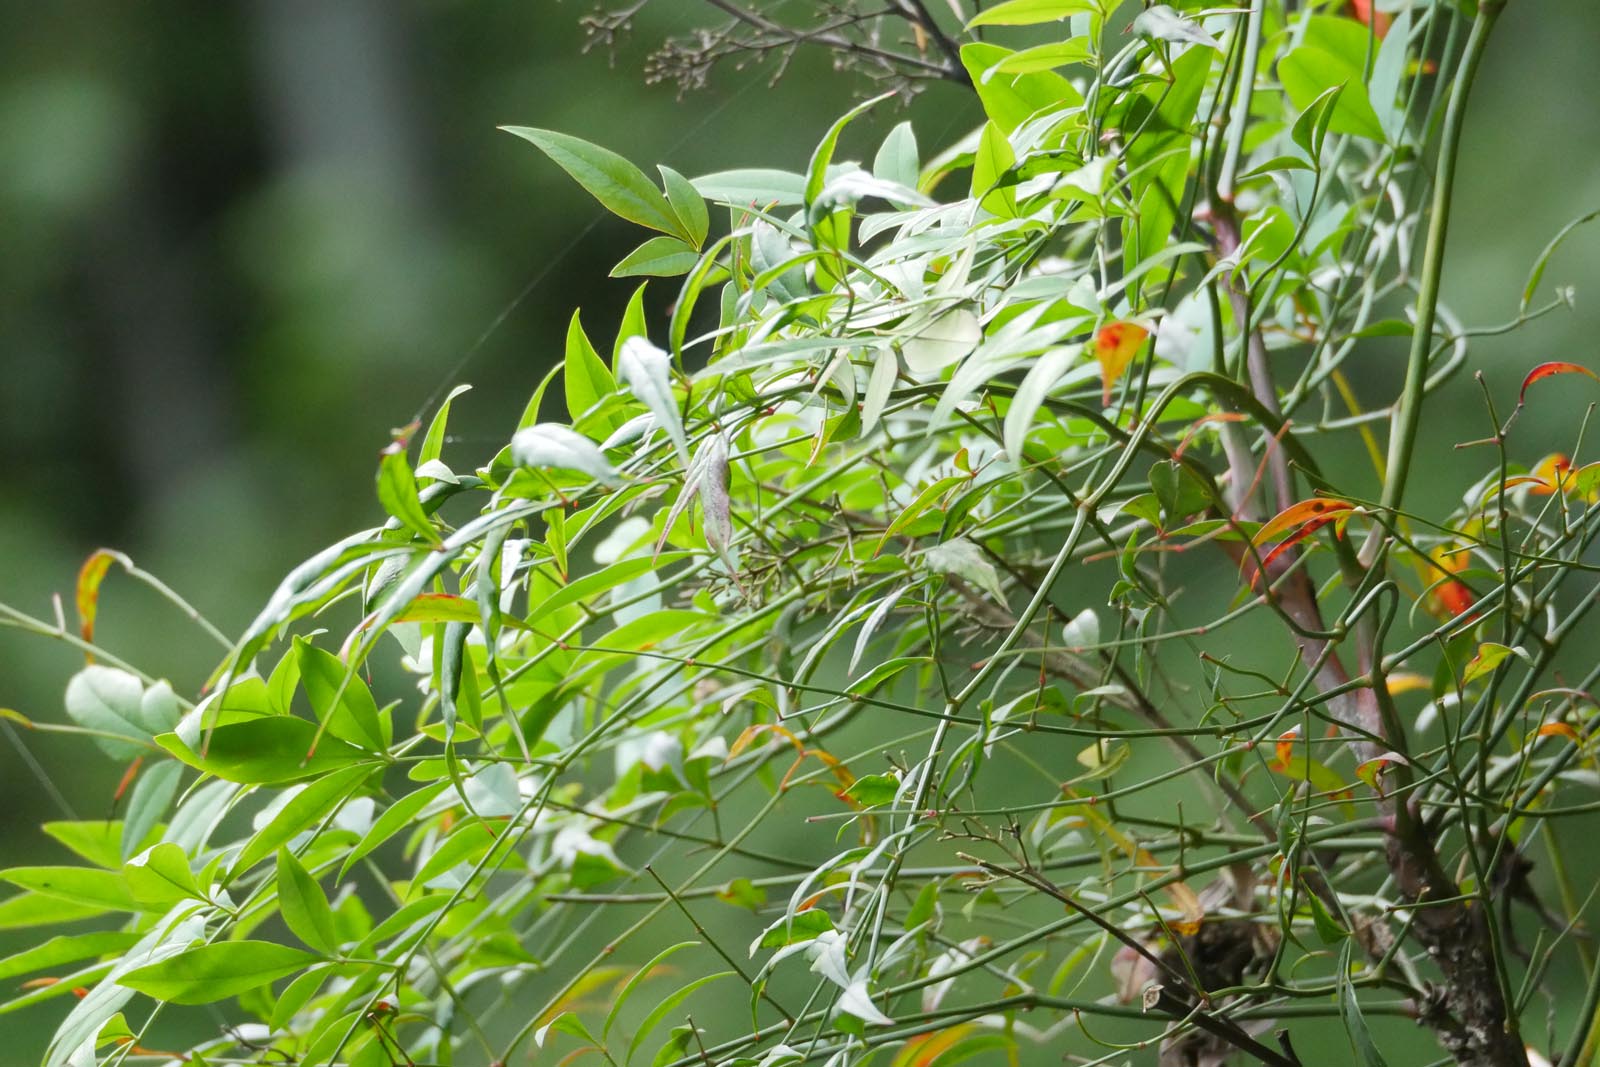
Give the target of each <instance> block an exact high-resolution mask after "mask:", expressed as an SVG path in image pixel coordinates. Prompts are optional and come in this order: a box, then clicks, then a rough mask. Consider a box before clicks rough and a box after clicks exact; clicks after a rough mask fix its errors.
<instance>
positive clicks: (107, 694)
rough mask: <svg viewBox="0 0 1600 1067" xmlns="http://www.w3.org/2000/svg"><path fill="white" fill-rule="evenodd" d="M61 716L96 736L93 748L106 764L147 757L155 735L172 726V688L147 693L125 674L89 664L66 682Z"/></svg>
mask: <svg viewBox="0 0 1600 1067" xmlns="http://www.w3.org/2000/svg"><path fill="white" fill-rule="evenodd" d="M66 705H67V714H68V715H69V716H71V718H72V721H73V722H75V723H77V724H78V725H79V726H82V727H84V728H85V729H88V730H96V731H99V733H97V734H96V735H95V737H94V743H95V744H96V745H98V746H100V749H101V750H102V751H103V752H105V754H106V755H108V756H110V757H111V758H112V759H119V760H128V759H133V758H134V757H135V756H140V755H148V754H149V751H150V741H151V739H152V738H153V737H155V735H156V734H159V733H162V732H163V731H166V730H170V729H172V728H173V726H175V725H176V724H177V722H178V714H179V713H178V705H177V702H176V700H175V699H174V698H173V696H172V689H171V687H170V686H168V685H167V684H166V683H165V682H158V683H157V684H156V685H153V686H151V687H150V689H149V691H148V692H147V691H146V690H145V687H144V683H142V682H140V681H139V679H138V678H137V677H135V676H134V675H132V674H129V673H128V672H127V671H124V670H119V669H118V668H116V667H106V666H103V665H101V664H95V665H92V666H89V667H85V668H84V669H83V670H81V671H79V672H78V673H77V674H75V675H73V676H72V680H71V681H70V682H68V683H67V698H66Z"/></svg>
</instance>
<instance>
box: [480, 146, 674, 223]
mask: <svg viewBox="0 0 1600 1067" xmlns="http://www.w3.org/2000/svg"><path fill="white" fill-rule="evenodd" d="M500 128H501V129H503V130H505V131H506V132H507V133H514V134H516V135H517V136H518V137H521V138H523V139H524V140H526V141H529V142H531V143H532V144H533V145H534V147H536V148H538V149H539V151H541V152H543V153H544V154H545V155H546V156H549V157H550V160H551V162H553V163H555V164H556V166H558V167H560V168H561V169H562V170H564V171H566V172H567V173H568V174H569V175H571V176H572V178H573V180H574V181H576V182H577V183H578V184H579V185H581V186H583V187H584V189H585V190H587V191H588V193H589V195H590V196H592V197H594V198H595V199H596V200H598V201H600V203H601V204H602V205H603V206H604V207H605V208H606V210H608V211H610V212H611V213H612V214H613V215H617V216H620V217H621V218H624V219H627V220H628V221H629V222H637V223H638V224H639V225H641V226H648V227H650V229H652V230H660V231H661V232H662V233H665V234H671V235H672V236H674V237H681V238H682V239H683V240H685V241H688V242H689V243H690V244H695V243H696V241H695V239H694V235H693V234H692V233H690V232H688V231H687V230H686V229H685V227H684V224H683V223H682V221H680V220H679V218H678V214H677V212H676V211H674V210H673V209H672V204H671V203H669V202H668V200H667V198H666V197H664V196H662V195H661V193H660V191H658V190H657V189H656V187H655V186H654V185H652V184H651V183H650V179H649V178H647V177H645V175H644V172H643V171H641V170H640V169H639V168H638V167H635V166H634V165H633V164H632V163H629V162H628V161H627V160H626V159H623V158H622V157H621V156H619V155H617V154H616V153H615V152H613V151H611V150H610V149H606V148H601V147H600V146H599V145H595V144H590V143H589V142H588V141H585V140H582V139H581V138H577V137H572V136H569V135H567V134H564V133H556V132H554V131H552V130H539V129H533V128H531V127H527V126H502V127H500Z"/></svg>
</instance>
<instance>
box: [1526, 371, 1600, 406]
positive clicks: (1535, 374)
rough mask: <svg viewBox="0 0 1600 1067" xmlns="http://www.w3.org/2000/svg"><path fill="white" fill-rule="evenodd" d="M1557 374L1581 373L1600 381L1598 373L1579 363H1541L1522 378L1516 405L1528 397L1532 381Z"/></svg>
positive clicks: (1538, 380)
mask: <svg viewBox="0 0 1600 1067" xmlns="http://www.w3.org/2000/svg"><path fill="white" fill-rule="evenodd" d="M1558 374H1583V375H1586V376H1588V377H1590V378H1593V379H1595V380H1596V381H1600V374H1596V373H1595V372H1594V371H1592V370H1590V369H1589V368H1588V367H1585V366H1583V365H1582V364H1581V363H1541V364H1539V365H1538V366H1537V367H1535V368H1533V369H1532V370H1531V371H1529V372H1528V376H1527V377H1526V378H1523V379H1522V392H1520V393H1518V394H1517V404H1518V406H1521V405H1522V403H1523V402H1524V401H1525V400H1527V399H1528V387H1529V386H1530V385H1532V384H1533V383H1534V382H1542V381H1544V380H1545V379H1546V378H1553V377H1555V376H1556V375H1558Z"/></svg>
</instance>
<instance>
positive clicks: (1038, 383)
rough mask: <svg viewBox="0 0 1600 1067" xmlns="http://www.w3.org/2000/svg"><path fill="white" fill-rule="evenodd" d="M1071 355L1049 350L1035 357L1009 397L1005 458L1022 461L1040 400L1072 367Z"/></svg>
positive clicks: (1067, 351) (1070, 352)
mask: <svg viewBox="0 0 1600 1067" xmlns="http://www.w3.org/2000/svg"><path fill="white" fill-rule="evenodd" d="M1072 356H1073V353H1072V350H1071V349H1069V348H1052V349H1050V351H1048V352H1046V353H1045V354H1044V355H1042V356H1040V357H1039V361H1038V362H1037V363H1035V364H1034V365H1033V367H1032V368H1030V369H1029V371H1028V374H1027V376H1026V377H1024V378H1023V379H1022V384H1021V385H1019V386H1017V392H1016V395H1015V396H1013V397H1012V398H1011V407H1010V408H1008V409H1007V410H1006V422H1005V434H1004V437H1005V446H1006V455H1008V456H1010V457H1011V461H1012V462H1013V463H1019V464H1020V463H1022V462H1023V447H1024V446H1025V445H1026V444H1027V441H1028V429H1029V428H1030V427H1031V426H1032V425H1033V417H1034V416H1035V415H1036V414H1038V412H1039V408H1040V407H1041V406H1043V404H1044V398H1045V397H1047V396H1049V395H1050V390H1051V389H1054V388H1055V385H1056V382H1058V381H1060V380H1061V376H1062V375H1063V374H1065V373H1066V371H1067V368H1068V367H1070V366H1071V365H1072Z"/></svg>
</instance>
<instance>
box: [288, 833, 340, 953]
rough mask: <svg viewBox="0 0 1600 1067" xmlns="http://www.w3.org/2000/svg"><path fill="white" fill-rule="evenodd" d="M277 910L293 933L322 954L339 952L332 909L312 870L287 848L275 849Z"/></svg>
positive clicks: (337, 935)
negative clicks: (276, 850) (276, 859)
mask: <svg viewBox="0 0 1600 1067" xmlns="http://www.w3.org/2000/svg"><path fill="white" fill-rule="evenodd" d="M278 910H279V911H280V912H282V913H283V921H284V922H285V923H287V924H288V926H289V929H290V931H292V932H293V933H294V936H296V937H298V938H299V939H300V940H301V941H304V942H305V943H306V945H308V946H309V947H310V948H313V949H315V950H316V951H318V952H320V953H322V954H323V955H324V956H332V955H334V954H336V953H337V952H338V951H339V934H338V932H337V931H336V930H335V929H334V925H333V909H332V908H330V907H329V906H328V898H327V896H326V895H324V894H323V892H322V887H321V886H319V885H318V884H317V880H316V879H315V878H313V877H311V872H310V871H307V870H306V869H305V867H304V866H303V865H302V864H301V863H300V861H299V860H298V859H296V858H295V856H294V853H292V852H290V851H289V850H288V849H286V848H280V849H278Z"/></svg>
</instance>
